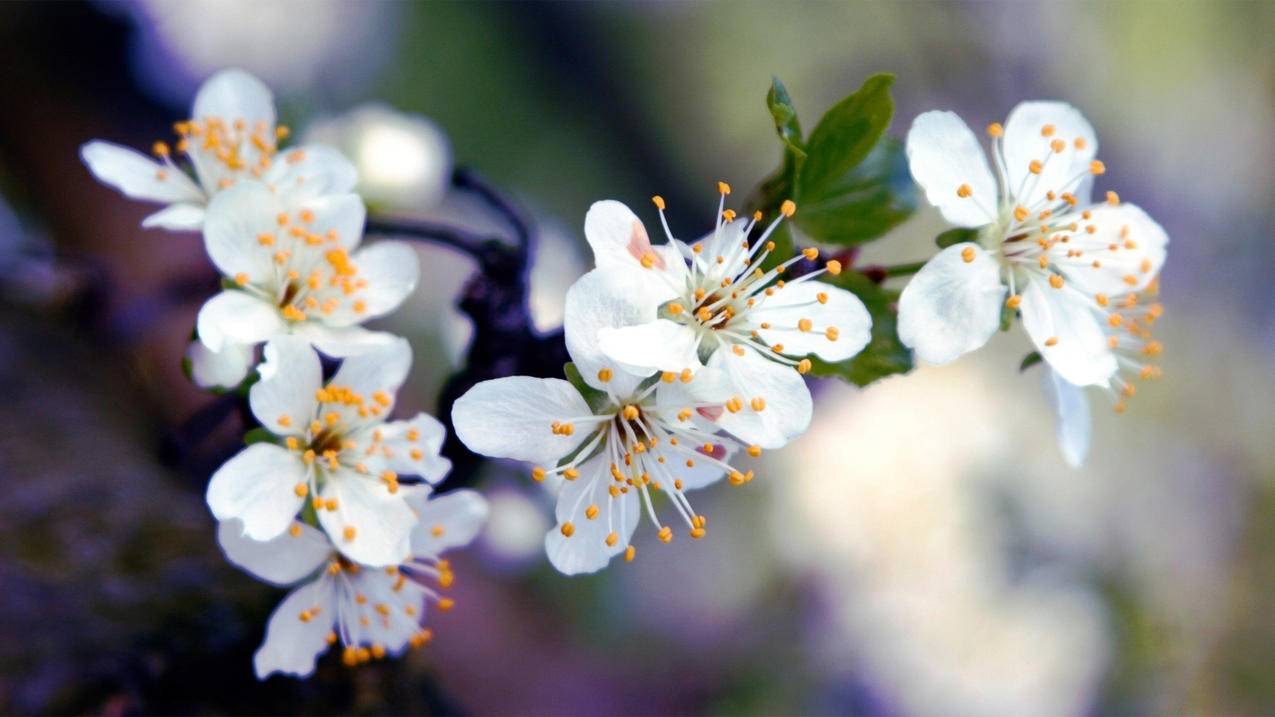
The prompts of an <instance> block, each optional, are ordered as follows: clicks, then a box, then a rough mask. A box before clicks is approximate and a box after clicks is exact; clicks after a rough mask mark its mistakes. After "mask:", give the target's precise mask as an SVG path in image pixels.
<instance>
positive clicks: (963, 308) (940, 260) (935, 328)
mask: <svg viewBox="0 0 1275 717" xmlns="http://www.w3.org/2000/svg"><path fill="white" fill-rule="evenodd" d="M967 256H968V257H972V258H973V260H972V261H966V260H965V258H966V257H967ZM1005 292H1006V288H1005V286H1004V285H1002V284H1001V280H1000V265H999V264H998V263H997V261H996V259H994V258H993V257H992V256H991V255H990V254H988V253H987V252H985V251H983V250H982V249H981V248H979V247H978V246H976V245H974V244H969V243H965V244H956V245H954V246H950V247H948V248H946V249H944V250H943V251H941V252H939V253H938V254H936V255H935V256H934V258H932V259H930V260H929V261H928V262H926V263H925V266H924V267H922V268H921V270H920V271H919V272H917V274H916V276H914V277H912V281H910V282H909V283H908V285H907V286H906V287H905V288H904V289H903V294H902V295H901V296H900V297H899V339H900V340H901V341H902V342H903V343H904V345H906V346H908V347H910V348H911V349H912V350H914V351H916V355H917V357H919V358H920V359H922V360H924V361H928V362H929V363H933V364H943V363H948V362H949V361H953V360H955V359H956V358H958V357H960V356H961V355H962V354H965V353H968V352H970V351H973V350H974V349H977V348H979V347H981V346H982V345H983V344H985V343H987V340H988V339H990V338H991V337H992V334H994V333H996V329H997V328H999V327H1000V317H1001V305H1002V301H1003V300H1004V298H1005Z"/></svg>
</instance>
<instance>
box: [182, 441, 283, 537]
mask: <svg viewBox="0 0 1275 717" xmlns="http://www.w3.org/2000/svg"><path fill="white" fill-rule="evenodd" d="M304 482H306V467H305V465H304V464H303V463H302V462H301V459H300V457H299V456H296V455H294V454H292V453H290V452H288V451H287V450H285V449H283V448H281V447H279V446H276V445H274V444H271V443H254V444H252V445H251V446H248V447H247V448H245V449H243V450H242V451H240V452H239V453H238V454H237V455H236V456H235V457H234V458H231V459H230V460H228V461H226V462H225V463H224V464H223V465H222V466H221V468H218V469H217V472H216V473H214V474H213V476H212V479H211V480H209V481H208V493H207V496H206V497H207V500H208V507H209V508H211V509H212V514H213V516H214V517H216V518H217V520H231V519H234V518H238V519H239V520H241V521H243V529H244V535H247V536H248V537H249V538H252V539H253V540H270V539H271V538H274V537H276V536H278V535H279V534H280V533H282V532H284V531H285V530H287V529H288V526H289V525H291V524H292V521H293V519H294V518H295V517H296V515H297V511H299V510H301V504H302V502H303V500H304V498H302V497H301V496H298V495H297V493H296V486H297V484H298V483H304Z"/></svg>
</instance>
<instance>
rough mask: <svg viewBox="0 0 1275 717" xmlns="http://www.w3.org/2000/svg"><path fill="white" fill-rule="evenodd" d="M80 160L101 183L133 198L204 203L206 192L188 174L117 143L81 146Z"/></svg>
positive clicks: (98, 142)
mask: <svg viewBox="0 0 1275 717" xmlns="http://www.w3.org/2000/svg"><path fill="white" fill-rule="evenodd" d="M80 159H82V160H84V164H85V165H87V166H88V168H89V171H90V172H92V173H93V176H95V177H97V179H98V181H100V182H102V183H104V184H108V185H110V186H112V187H115V188H116V189H118V190H119V191H120V192H122V193H123V194H124V196H126V197H128V198H130V199H140V200H143V201H149V202H164V203H177V202H192V203H196V204H203V202H204V193H203V192H202V191H201V190H200V189H199V187H198V186H196V185H195V183H194V182H192V181H191V180H190V177H187V176H186V174H185V173H183V172H181V171H178V170H176V169H174V168H172V167H167V166H165V165H163V164H160V163H159V162H156V161H154V160H152V159H151V158H149V157H147V156H146V155H144V154H142V153H141V152H137V151H135V150H132V149H129V148H128V147H123V146H120V145H118V144H115V143H113V142H103V141H102V140H94V141H92V142H89V143H88V144H85V145H84V146H83V147H80Z"/></svg>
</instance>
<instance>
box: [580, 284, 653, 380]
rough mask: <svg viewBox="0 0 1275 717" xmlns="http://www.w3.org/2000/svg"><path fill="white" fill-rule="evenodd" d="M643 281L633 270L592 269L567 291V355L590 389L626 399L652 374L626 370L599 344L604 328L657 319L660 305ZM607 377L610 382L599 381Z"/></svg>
mask: <svg viewBox="0 0 1275 717" xmlns="http://www.w3.org/2000/svg"><path fill="white" fill-rule="evenodd" d="M644 283H645V282H643V280H642V279H641V278H640V277H637V276H635V275H634V274H633V273H631V272H627V271H617V270H615V269H594V270H593V271H591V272H589V273H587V274H585V275H584V276H582V277H580V278H579V279H578V280H577V281H576V283H575V284H572V286H571V288H570V289H568V290H567V300H566V306H565V308H564V312H563V329H564V330H565V333H566V341H567V353H569V354H571V360H572V361H573V362H574V363H575V365H576V368H577V369H579V370H580V375H581V376H583V377H584V380H585V381H586V382H587V383H588V384H589V385H590V386H593V387H594V388H597V389H599V390H602V391H610V392H611V393H613V394H615V395H617V396H627V395H629V394H630V393H632V392H633V390H634V389H635V388H637V385H638V384H639V383H641V382H642V379H643V378H645V376H646V375H649V373H650V371H641V372H639V373H630V372H629V371H626V370H625V369H624V368H623V366H621V365H620V363H619V362H618V361H616V358H613V357H612V356H608V355H607V354H605V353H603V351H602V346H601V340H602V339H601V335H602V332H603V331H604V330H607V329H616V328H621V327H625V326H638V325H641V324H647V323H650V322H653V321H655V319H656V314H657V312H658V310H659V303H658V302H657V301H655V300H652V299H651V298H650V297H648V296H646V295H644V292H643V288H642V285H643V284H644ZM634 358H641V357H634ZM608 372H609V373H608ZM608 375H609V376H610V378H609V379H608V380H606V381H604V380H602V379H601V378H600V376H608Z"/></svg>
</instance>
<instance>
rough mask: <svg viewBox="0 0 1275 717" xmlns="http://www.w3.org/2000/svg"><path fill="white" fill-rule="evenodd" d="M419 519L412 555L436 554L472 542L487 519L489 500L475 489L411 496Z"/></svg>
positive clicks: (413, 531)
mask: <svg viewBox="0 0 1275 717" xmlns="http://www.w3.org/2000/svg"><path fill="white" fill-rule="evenodd" d="M408 503H409V505H411V506H412V508H413V509H414V510H415V511H416V514H417V516H419V520H418V522H417V524H416V527H415V528H413V529H412V556H413V557H418V558H421V557H426V558H434V557H438V556H439V555H442V554H443V553H444V552H446V551H448V550H451V549H452V548H462V547H464V546H466V545H469V544H470V543H471V542H472V541H473V540H474V538H475V537H477V535H478V533H479V532H481V531H482V529H483V526H484V525H486V523H487V514H488V512H489V511H488V507H487V500H486V499H485V498H483V497H482V495H481V494H480V493H478V492H477V491H472V490H454V491H451V492H449V493H443V494H441V495H440V494H437V493H435V494H432V495H429V494H427V493H426V492H424V491H421V492H418V493H416V494H415V495H413V496H411V497H409V498H408Z"/></svg>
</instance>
